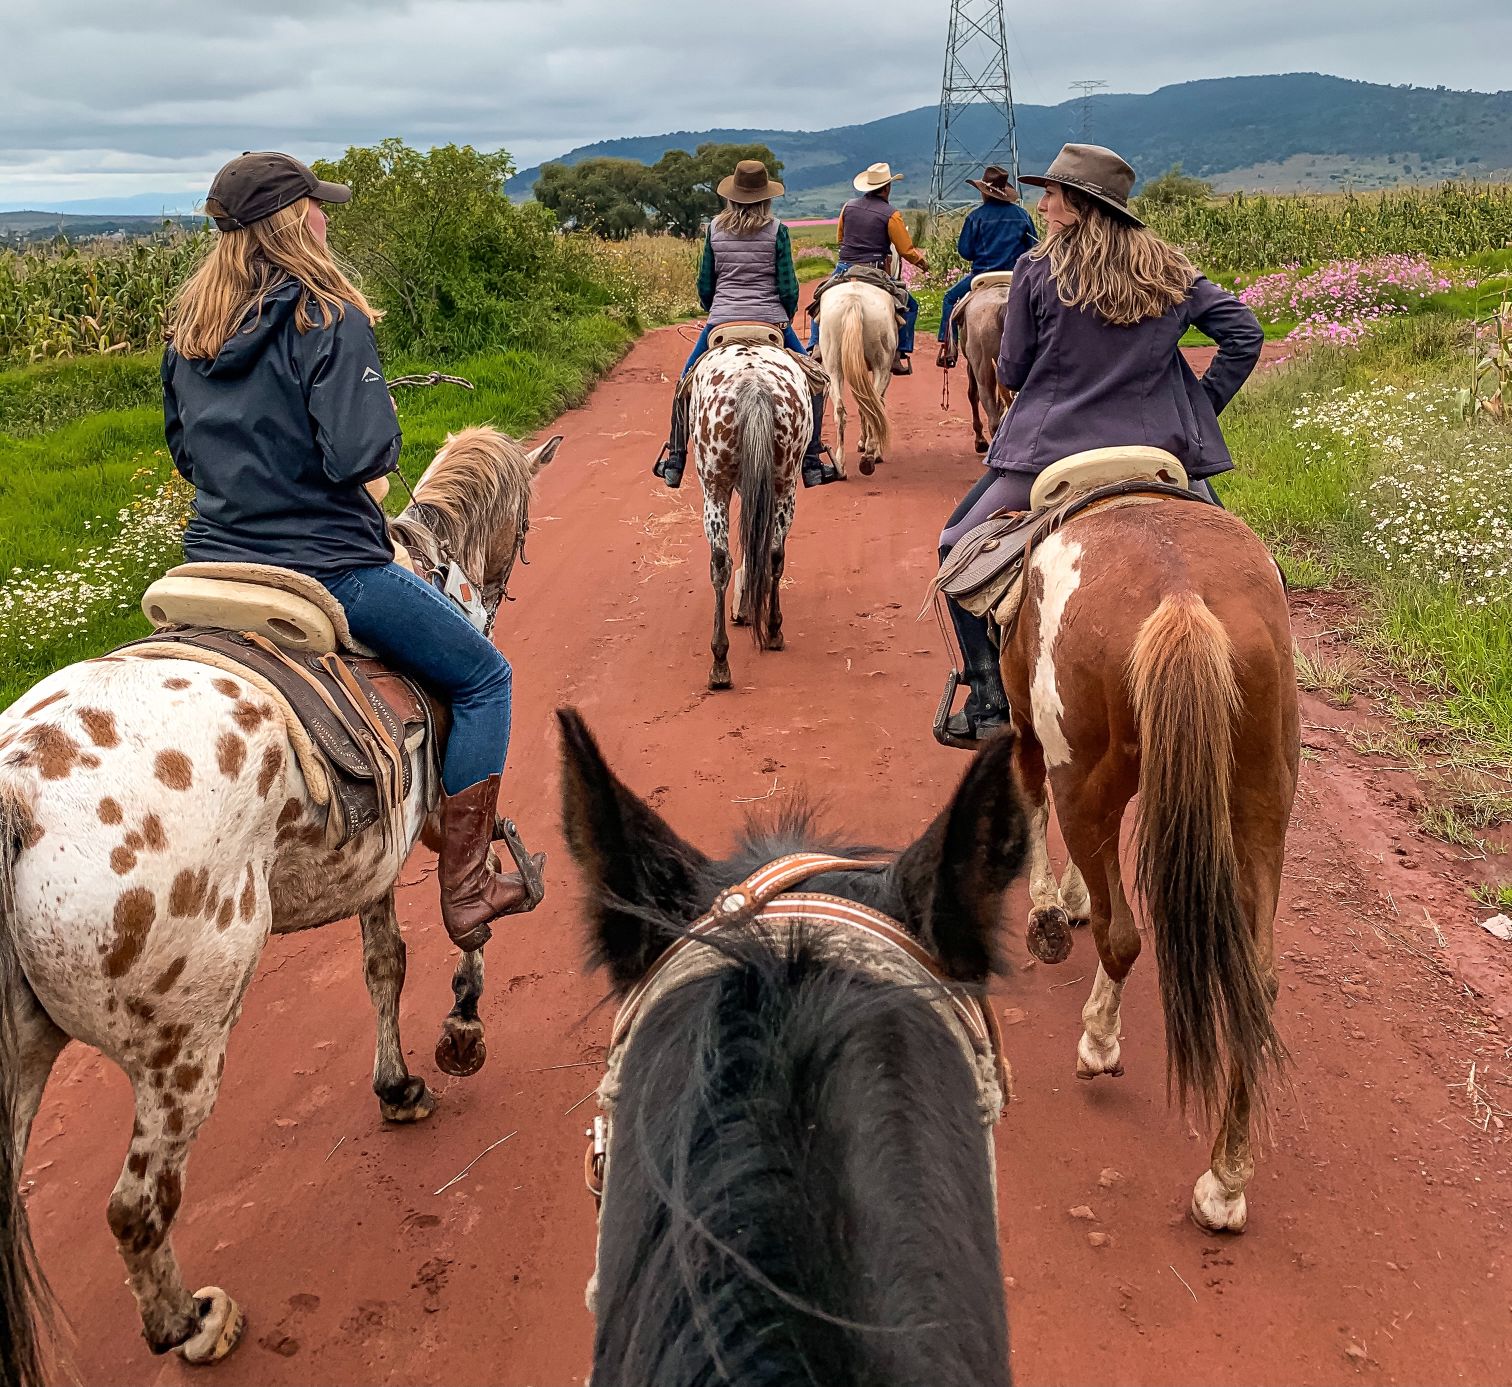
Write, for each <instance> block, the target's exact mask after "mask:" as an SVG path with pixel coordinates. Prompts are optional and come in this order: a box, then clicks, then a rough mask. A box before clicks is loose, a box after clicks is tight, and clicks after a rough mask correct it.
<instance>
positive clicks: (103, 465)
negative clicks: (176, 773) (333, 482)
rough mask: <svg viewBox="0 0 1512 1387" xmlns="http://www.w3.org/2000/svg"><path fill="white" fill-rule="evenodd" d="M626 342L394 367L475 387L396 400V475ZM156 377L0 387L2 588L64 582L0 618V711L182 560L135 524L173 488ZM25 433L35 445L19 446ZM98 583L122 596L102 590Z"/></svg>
mask: <svg viewBox="0 0 1512 1387" xmlns="http://www.w3.org/2000/svg"><path fill="white" fill-rule="evenodd" d="M633 337H634V333H633V332H632V330H631V329H630V328H629V327H627V326H626V325H625V324H624V323H623V322H622V321H619V320H617V319H615V318H613V317H610V316H608V315H604V314H599V315H592V316H586V317H578V318H571V319H565V320H562V321H560V322H558V323H556V324H555V325H553V326H552V327H551V328H550V330H549V331H548V332H547V333H546V334H545V335H544V336H542V337H540V338H539V339H538V340H537V341H536V342H535V343H533V344H532V346H531V347H530V348H529V349H520V350H510V351H504V352H494V353H489V354H486V355H480V356H474V357H467V358H464V359H462V360H459V361H450V362H436V361H422V360H412V361H406V360H397V361H392V362H389V363H388V369H389V371H390V373H391V374H393V375H399V374H401V373H403V372H406V371H418V370H431V369H438V368H439V369H444V370H445V371H447V373H448V374H451V375H459V376H463V377H465V378H466V379H468V380H471V381H472V382H473V384H474V385H475V387H476V389H474V390H472V391H467V390H463V389H461V388H460V387H456V386H446V385H439V386H435V387H433V388H431V389H427V390H407V391H403V392H401V397H400V400H399V411H400V420H401V423H402V424H403V427H404V450H403V453H402V454H401V457H400V466H401V469H402V471H403V472H404V475H405V476H406V477H407V478H408V479H409V480H410V481H411V482H413V481H415V480H416V479H418V477H419V476H420V474H421V472H423V471H424V469H425V467H426V465H427V464H428V463H429V462H430V460H431V458H432V456H434V454H435V452H436V449H437V448H439V447H440V446H441V443H442V442H443V441H444V439H445V437H446V434H447V433H448V432H449V431H451V430H454V429H458V428H463V427H465V426H467V425H469V424H494V425H497V426H498V427H499V428H501V429H503V430H505V431H506V432H507V433H510V434H514V435H517V436H518V435H524V434H528V433H531V432H533V431H535V430H536V429H537V428H539V427H540V426H541V425H542V424H544V423H545V422H547V421H548V420H550V419H552V418H554V417H555V416H556V415H557V414H559V413H560V412H561V411H562V410H563V409H566V408H569V407H571V406H572V405H575V404H578V403H580V402H581V401H582V400H583V399H584V398H585V397H586V395H587V393H588V391H589V389H590V388H591V387H592V385H593V382H594V381H595V380H597V379H598V378H599V377H600V376H601V375H602V374H603V373H604V372H605V371H607V370H608V369H609V367H611V366H612V365H613V364H614V363H615V361H617V360H618V359H619V358H620V356H622V355H623V354H624V352H625V351H626V350H627V349H628V348H629V346H630V343H631V341H632V340H633ZM157 369H158V366H157V361H156V359H155V358H147V357H139V358H112V357H96V358H89V359H82V360H79V361H71V362H67V363H62V364H61V365H52V366H43V367H33V368H26V369H24V370H20V371H12V372H7V373H5V375H4V376H0V401H3V402H4V404H5V414H4V416H3V417H4V418H5V420H6V422H7V424H11V425H14V426H16V427H15V429H14V433H13V434H11V435H6V434H0V553H3V554H4V555H5V566H4V571H3V573H0V580H3V582H4V583H5V584H6V585H10V584H14V583H21V582H24V581H25V580H26V579H27V578H28V577H29V576H32V575H35V574H36V573H37V572H38V571H39V570H43V569H52V570H56V571H57V573H58V578H57V581H56V583H55V584H54V585H53V586H52V588H51V590H50V592H49V602H48V603H47V604H46V605H47V610H46V611H45V612H41V613H40V614H39V609H40V607H41V606H42V605H43V604H39V603H35V602H33V603H29V604H28V610H27V611H25V612H22V613H17V612H15V611H14V610H13V609H12V608H11V607H9V606H5V605H0V708H3V707H5V706H6V705H8V704H9V703H10V702H11V701H12V700H13V699H15V698H16V697H18V696H19V695H20V694H21V693H23V692H24V691H25V690H26V689H28V688H30V687H31V686H32V685H33V684H34V683H36V682H37V680H39V679H41V678H43V677H44V676H45V675H47V674H48V673H50V672H51V671H52V670H54V669H57V668H59V667H60V666H62V665H65V664H68V663H70V662H72V661H74V660H79V659H84V658H87V657H89V656H91V655H96V654H98V653H99V652H100V651H102V650H108V649H110V648H111V647H112V646H115V645H118V644H120V643H121V642H122V641H125V640H130V639H132V638H133V637H134V636H137V635H141V634H144V633H145V631H146V629H147V626H146V622H145V620H144V618H143V617H142V616H141V614H140V613H139V612H138V611H137V610H136V600H137V597H138V596H139V594H140V593H141V591H142V590H143V588H145V587H146V585H147V583H149V582H150V581H151V580H152V579H153V578H154V577H156V576H157V574H158V573H160V572H161V571H162V569H163V568H164V567H165V566H167V565H168V564H170V563H172V562H175V561H176V541H175V540H174V538H173V536H172V534H171V527H162V533H157V532H144V531H150V527H145V526H144V525H143V523H140V522H133V521H132V520H131V519H130V517H131V516H133V515H136V514H138V513H139V512H140V511H141V509H142V508H143V507H145V506H149V505H155V504H157V503H156V502H154V501H153V499H152V498H153V497H154V495H155V493H157V492H158V491H159V489H160V488H162V487H163V486H164V485H165V484H168V483H169V482H170V479H171V478H172V477H173V476H174V475H175V474H173V472H172V468H171V465H170V463H169V460H168V456H167V450H166V448H165V446H164V443H163V426H162V412H161V409H160V407H159V406H158V404H157V400H158V393H157V392H158V384H157ZM149 381H150V390H149V389H148V385H147V383H148V382H149ZM143 394H145V395H147V397H148V399H149V400H150V401H151V403H150V404H146V405H143V406H141V407H136V408H129V407H128V408H120V407H115V408H112V407H110V405H109V404H108V403H102V402H110V401H120V402H121V403H122V404H127V405H131V404H137V403H138V402H139V399H140V397H141V395H143ZM49 419H51V420H54V421H57V422H56V423H55V424H54V426H53V427H51V428H50V429H48V430H47V431H46V432H36V431H35V430H34V429H33V428H28V427H27V424H26V421H33V422H34V423H35V422H37V421H43V420H49ZM23 432H25V433H28V434H29V435H30V436H26V437H18V436H15V434H20V433H23ZM406 499H407V498H406V497H405V496H404V493H403V489H402V488H399V487H395V488H394V489H393V490H392V491H391V493H390V504H391V506H392V507H393V508H395V509H399V508H402V505H403V503H404V501H405V500H406ZM133 507H136V510H133ZM123 511H125V512H126V513H127V516H128V519H127V520H126V521H124V522H123V521H122V520H121V519H120V513H121V512H123ZM17 570H19V572H18V571H17ZM105 574H108V575H109V576H110V577H111V580H112V582H113V583H115V584H117V585H118V587H119V591H118V592H115V593H109V594H107V593H105V592H102V591H100V590H99V589H100V582H99V579H100V578H101V577H102V576H103V575H105Z"/></svg>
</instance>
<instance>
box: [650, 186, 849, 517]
mask: <svg viewBox="0 0 1512 1387" xmlns="http://www.w3.org/2000/svg"><path fill="white" fill-rule="evenodd" d="M715 191H716V192H717V193H718V194H719V196H720V197H722V198H723V199H724V200H725V209H724V211H723V212H721V213H720V214H719V215H718V216H717V217H715V218H714V220H713V221H712V222H710V223H709V231H708V235H707V236H706V237H705V239H704V248H703V260H702V261H701V263H700V264H699V267H698V297H699V300H700V301H701V302H702V303H703V306H704V308H705V309H706V310H708V314H709V320H708V322H706V323H705V324H704V328H703V331H702V332H700V333H699V334H698V341H696V342H695V343H694V344H693V351H692V354H691V355H690V356H689V357H688V360H687V363H686V364H685V365H684V366H683V369H682V379H686V378H687V374H688V372H689V371H691V370H692V369H693V367H694V366H695V365H697V364H698V359H699V357H701V356H702V355H703V354H704V353H705V352H706V351H708V349H709V334H710V332H711V331H713V329H714V328H716V327H718V326H719V325H720V324H721V323H771V324H772V326H773V327H780V328H781V329H782V336H783V341H784V342H786V344H787V345H788V347H789V348H791V349H792V350H793V351H795V352H801V351H802V350H803V343H802V342H801V341H800V340H799V339H798V334H797V333H796V332H794V331H793V314H794V313H796V312H797V311H798V274H797V272H796V271H795V270H794V268H793V247H792V244H791V242H790V241H789V239H788V229H787V227H785V226H784V225H783V224H782V223H781V222H780V221H778V220H777V218H776V217H775V216H773V215H772V199H773V198H777V197H781V196H782V193H783V187H782V184H781V183H778V182H777V181H776V180H775V179H774V178H772V176H771V175H770V174H769V173H768V172H767V168H766V165H765V164H763V163H762V162H761V160H760V159H742V160H741V161H740V162H739V163H738V164H737V165H736V166H735V172H734V173H732V174H730V176H729V177H728V178H726V179H724V180H723V181H722V182H721V183H720V184H719V187H718V188H717V189H715ZM823 425H824V396H823V395H815V396H814V432H813V435H812V437H811V438H810V439H809V446H808V452H807V453H806V454H804V458H803V484H804V485H805V486H822V485H823V484H824V483H825V482H838V481H839V480H840V471H839V469H838V468H837V467H836V466H835V464H834V463H833V462H832V461H827V460H826V456H825V455H826V454H827V453H828V451H829V450H828V449H827V448H826V447H825V446H824V445H823V443H822V442H821V441H820V430H821V429H822V427H823ZM687 465H688V397H687V395H686V394H685V393H684V392H683V391H682V390H681V389H679V390H675V391H674V392H673V395H672V432H671V434H670V436H669V437H668V439H667V442H666V444H665V445H664V446H663V448H662V455H661V457H659V458H658V459H657V460H656V466H655V467H654V468H652V471H653V472H655V474H656V475H657V476H658V477H660V478H661V479H662V480H663V481H664V482H666V484H667V485H668V486H670V487H677V486H681V485H682V475H683V470H684V469H685V468H686V467H687Z"/></svg>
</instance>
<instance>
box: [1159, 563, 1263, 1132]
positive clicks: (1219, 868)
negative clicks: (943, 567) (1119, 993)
mask: <svg viewBox="0 0 1512 1387" xmlns="http://www.w3.org/2000/svg"><path fill="white" fill-rule="evenodd" d="M1129 682H1130V685H1131V687H1132V692H1133V699H1134V711H1135V715H1136V717H1137V718H1138V721H1139V815H1138V822H1137V825H1136V829H1135V845H1136V846H1135V853H1136V863H1137V869H1138V883H1139V889H1140V891H1141V892H1142V894H1143V895H1144V898H1145V902H1146V906H1147V909H1148V911H1149V917H1150V922H1151V928H1152V930H1153V932H1154V935H1155V955H1156V960H1157V963H1158V966H1159V971H1160V993H1161V1001H1162V1003H1163V1008H1164V1011H1165V1025H1166V1049H1167V1059H1166V1082H1167V1084H1168V1085H1169V1084H1170V1082H1171V1079H1172V1078H1173V1077H1174V1079H1175V1083H1176V1089H1177V1092H1178V1094H1179V1095H1180V1100H1181V1103H1182V1105H1183V1106H1185V1105H1186V1104H1187V1102H1188V1100H1189V1099H1193V1098H1195V1100H1196V1102H1197V1104H1198V1106H1200V1108H1201V1109H1202V1110H1203V1112H1204V1113H1206V1114H1207V1115H1208V1116H1209V1117H1212V1116H1213V1115H1214V1114H1216V1113H1217V1112H1219V1111H1221V1110H1222V1105H1223V1102H1224V1099H1225V1096H1226V1093H1227V1088H1228V1084H1227V1079H1228V1075H1227V1067H1228V1066H1227V1064H1226V1063H1225V1059H1227V1061H1229V1062H1231V1063H1232V1065H1233V1066H1234V1069H1235V1071H1236V1073H1237V1074H1238V1076H1239V1077H1241V1078H1242V1079H1243V1080H1244V1082H1245V1085H1246V1087H1247V1088H1248V1091H1249V1094H1250V1097H1251V1099H1252V1100H1253V1101H1254V1104H1255V1107H1256V1109H1257V1110H1259V1111H1261V1112H1263V1111H1264V1108H1265V1101H1264V1095H1265V1081H1266V1079H1267V1078H1268V1077H1269V1076H1270V1073H1271V1072H1272V1071H1273V1070H1275V1069H1277V1068H1279V1066H1280V1065H1281V1064H1282V1063H1283V1062H1284V1060H1285V1051H1284V1049H1283V1047H1282V1045H1281V1041H1280V1038H1279V1037H1278V1036H1277V1034H1276V1030H1275V1027H1274V1025H1273V1023H1272V1021H1271V998H1270V992H1269V989H1268V987H1267V985H1266V980H1265V978H1264V976H1263V975H1262V973H1261V968H1260V959H1259V954H1258V951H1257V949H1256V945H1255V938H1254V932H1253V929H1252V927H1251V926H1252V922H1251V921H1250V920H1249V919H1248V918H1247V917H1246V913H1245V907H1244V903H1243V901H1242V899H1241V895H1240V886H1239V859H1238V853H1237V851H1236V849H1235V844H1234V835H1233V818H1232V813H1231V808H1232V806H1231V796H1232V793H1233V778H1234V736H1235V732H1234V724H1235V719H1236V717H1237V715H1238V712H1239V706H1240V695H1239V684H1238V680H1237V678H1236V675H1235V671H1234V652H1233V647H1232V645H1231V644H1230V641H1229V636H1228V632H1227V631H1226V630H1225V629H1224V627H1223V624H1222V623H1221V622H1220V621H1219V620H1218V618H1217V617H1216V616H1215V615H1214V614H1213V613H1212V611H1211V610H1209V608H1208V606H1207V604H1206V603H1204V602H1203V600H1202V599H1201V598H1200V597H1199V596H1198V595H1197V594H1196V593H1192V592H1184V593H1178V594H1174V595H1172V596H1168V597H1165V598H1164V599H1162V601H1161V603H1160V605H1159V606H1158V607H1157V608H1156V609H1155V611H1154V612H1153V613H1152V614H1151V615H1150V617H1149V618H1148V619H1147V620H1146V621H1145V622H1144V624H1143V625H1142V626H1141V627H1140V628H1139V634H1138V635H1137V636H1136V637H1135V641H1134V650H1133V653H1132V654H1131V655H1130V657H1129Z"/></svg>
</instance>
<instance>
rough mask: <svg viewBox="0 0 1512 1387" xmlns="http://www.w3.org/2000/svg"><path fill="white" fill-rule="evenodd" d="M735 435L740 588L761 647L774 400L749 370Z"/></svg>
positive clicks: (771, 515)
mask: <svg viewBox="0 0 1512 1387" xmlns="http://www.w3.org/2000/svg"><path fill="white" fill-rule="evenodd" d="M735 437H736V440H737V441H736V445H735V446H736V450H737V452H736V455H737V463H738V470H737V473H736V477H737V480H736V487H737V488H738V490H739V491H740V548H741V555H740V563H741V588H742V590H743V592H744V594H745V609H746V612H747V614H748V615H749V616H750V619H751V635H752V637H753V638H754V639H755V641H756V648H757V649H758V650H765V649H766V648H767V645H768V643H769V636H770V632H769V631H768V629H767V625H768V623H767V612H768V610H769V609H770V607H771V605H772V541H773V539H774V537H775V536H776V533H777V495H776V486H775V474H776V471H777V405H776V401H775V400H774V399H773V398H772V388H771V385H770V384H769V383H768V382H767V381H765V380H763V379H762V378H761V377H760V376H758V375H755V374H754V373H753V374H749V375H746V376H745V377H744V378H743V379H742V380H741V382H740V384H739V385H738V386H737V387H736V390H735Z"/></svg>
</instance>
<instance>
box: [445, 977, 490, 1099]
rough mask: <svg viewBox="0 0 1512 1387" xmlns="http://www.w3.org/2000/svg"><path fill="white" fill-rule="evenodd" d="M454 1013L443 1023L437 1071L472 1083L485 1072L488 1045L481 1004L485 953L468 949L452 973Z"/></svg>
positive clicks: (448, 1014)
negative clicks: (472, 1079)
mask: <svg viewBox="0 0 1512 1387" xmlns="http://www.w3.org/2000/svg"><path fill="white" fill-rule="evenodd" d="M452 997H453V999H454V1000H453V1002H452V1009H451V1011H450V1012H448V1013H447V1017H446V1020H445V1021H443V1022H442V1023H441V1039H440V1040H438V1041H437V1042H436V1067H437V1068H438V1069H440V1070H441V1072H442V1073H443V1074H451V1075H453V1076H454V1077H456V1078H459V1079H469V1078H471V1077H472V1076H473V1075H474V1074H476V1073H477V1072H478V1070H480V1069H481V1068H483V1061H484V1060H486V1059H487V1058H488V1045H487V1043H486V1042H485V1041H484V1039H483V1020H482V1018H481V1017H480V1016H479V1015H478V1003H479V1001H481V1000H482V997H483V950H482V949H469V950H467V951H466V952H464V953H463V954H462V956H461V957H460V958H459V959H458V960H457V966H456V969H455V970H454V971H453V972H452Z"/></svg>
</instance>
